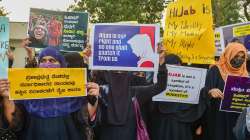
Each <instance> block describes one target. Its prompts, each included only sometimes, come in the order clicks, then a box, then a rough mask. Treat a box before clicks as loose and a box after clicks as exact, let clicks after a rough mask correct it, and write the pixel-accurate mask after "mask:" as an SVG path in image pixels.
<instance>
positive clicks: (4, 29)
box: [0, 16, 9, 79]
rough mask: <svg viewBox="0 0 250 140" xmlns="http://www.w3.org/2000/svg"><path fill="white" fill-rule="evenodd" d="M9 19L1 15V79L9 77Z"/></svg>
mask: <svg viewBox="0 0 250 140" xmlns="http://www.w3.org/2000/svg"><path fill="white" fill-rule="evenodd" d="M8 49H9V19H8V18H7V17H1V16H0V79H3V78H4V79H6V78H8V56H7V51H8Z"/></svg>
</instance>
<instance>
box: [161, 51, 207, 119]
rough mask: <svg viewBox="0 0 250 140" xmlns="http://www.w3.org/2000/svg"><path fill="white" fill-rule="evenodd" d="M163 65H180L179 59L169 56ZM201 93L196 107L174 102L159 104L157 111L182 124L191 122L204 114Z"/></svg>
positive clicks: (172, 55)
mask: <svg viewBox="0 0 250 140" xmlns="http://www.w3.org/2000/svg"><path fill="white" fill-rule="evenodd" d="M165 63H166V64H170V65H181V64H182V61H181V58H180V57H179V56H177V55H175V54H169V55H167V56H166V58H165ZM203 93H204V92H203V91H201V96H200V102H199V104H198V105H194V104H185V103H174V102H160V103H159V106H158V109H159V111H160V112H161V113H164V114H166V115H168V116H169V117H172V118H173V119H176V120H178V121H182V122H193V121H195V120H197V119H198V118H200V117H201V115H202V113H203V112H204V109H205V105H204V104H203V103H204V102H205V101H204V97H203Z"/></svg>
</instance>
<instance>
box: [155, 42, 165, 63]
mask: <svg viewBox="0 0 250 140" xmlns="http://www.w3.org/2000/svg"><path fill="white" fill-rule="evenodd" d="M157 45H158V47H157V52H158V54H159V63H160V65H162V64H164V63H165V56H166V53H165V51H166V49H165V48H164V46H163V44H162V42H160V43H158V44H157Z"/></svg>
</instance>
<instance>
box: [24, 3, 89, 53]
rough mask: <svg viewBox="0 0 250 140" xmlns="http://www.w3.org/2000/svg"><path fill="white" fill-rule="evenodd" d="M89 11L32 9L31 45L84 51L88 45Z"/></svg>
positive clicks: (30, 22)
mask: <svg viewBox="0 0 250 140" xmlns="http://www.w3.org/2000/svg"><path fill="white" fill-rule="evenodd" d="M87 26H88V13H82V12H59V11H51V10H43V9H35V8H31V9H30V19H29V29H28V34H29V36H30V37H31V42H32V43H31V44H30V46H31V47H34V48H45V47H47V46H56V47H59V48H60V50H62V51H82V49H83V47H84V46H85V45H86V39H87V29H88V27H87Z"/></svg>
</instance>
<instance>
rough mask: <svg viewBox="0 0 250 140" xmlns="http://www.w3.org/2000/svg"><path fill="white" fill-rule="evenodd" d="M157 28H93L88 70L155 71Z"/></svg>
mask: <svg viewBox="0 0 250 140" xmlns="http://www.w3.org/2000/svg"><path fill="white" fill-rule="evenodd" d="M159 30H160V28H159V26H158V25H150V24H108V23H107V24H95V25H94V29H93V30H92V31H93V32H92V34H91V44H92V47H93V48H92V50H93V51H92V57H91V59H90V68H91V69H97V70H125V71H155V70H158V61H159V60H158V57H159V56H158V54H157V43H158V42H159V38H160V32H159Z"/></svg>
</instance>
